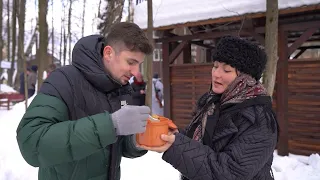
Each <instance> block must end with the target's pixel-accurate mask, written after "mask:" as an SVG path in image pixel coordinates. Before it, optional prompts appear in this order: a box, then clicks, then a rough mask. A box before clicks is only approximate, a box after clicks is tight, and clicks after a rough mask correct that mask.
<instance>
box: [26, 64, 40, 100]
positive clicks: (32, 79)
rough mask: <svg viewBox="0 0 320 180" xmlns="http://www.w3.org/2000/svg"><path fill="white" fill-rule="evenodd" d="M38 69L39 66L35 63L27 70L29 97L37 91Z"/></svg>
mask: <svg viewBox="0 0 320 180" xmlns="http://www.w3.org/2000/svg"><path fill="white" fill-rule="evenodd" d="M37 71H38V67H37V66H35V65H34V66H31V68H30V69H29V71H27V75H28V76H27V80H28V81H27V85H28V98H30V97H32V96H33V95H34V93H35V91H36V84H37Z"/></svg>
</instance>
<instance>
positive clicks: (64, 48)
mask: <svg viewBox="0 0 320 180" xmlns="http://www.w3.org/2000/svg"><path fill="white" fill-rule="evenodd" d="M66 60H67V34H66V29H65V28H63V65H64V66H65V65H66Z"/></svg>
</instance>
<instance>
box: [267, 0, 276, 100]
mask: <svg viewBox="0 0 320 180" xmlns="http://www.w3.org/2000/svg"><path fill="white" fill-rule="evenodd" d="M278 14H279V12H278V0H267V15H266V37H265V49H266V53H267V55H268V61H267V65H266V70H265V73H264V76H263V84H264V86H265V87H266V88H267V91H268V94H269V95H270V96H271V97H272V95H273V91H274V86H275V81H276V73H277V62H278Z"/></svg>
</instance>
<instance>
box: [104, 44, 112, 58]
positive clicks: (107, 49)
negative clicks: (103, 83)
mask: <svg viewBox="0 0 320 180" xmlns="http://www.w3.org/2000/svg"><path fill="white" fill-rule="evenodd" d="M112 52H113V49H112V47H111V46H106V47H104V48H103V58H104V59H106V60H107V61H109V60H110V59H111V57H112Z"/></svg>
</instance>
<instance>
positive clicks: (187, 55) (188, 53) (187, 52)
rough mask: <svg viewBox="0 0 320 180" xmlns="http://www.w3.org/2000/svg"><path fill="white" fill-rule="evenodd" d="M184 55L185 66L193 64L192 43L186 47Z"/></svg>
mask: <svg viewBox="0 0 320 180" xmlns="http://www.w3.org/2000/svg"><path fill="white" fill-rule="evenodd" d="M182 53H183V64H188V63H191V43H188V44H187V45H186V47H184V49H183V51H182Z"/></svg>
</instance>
